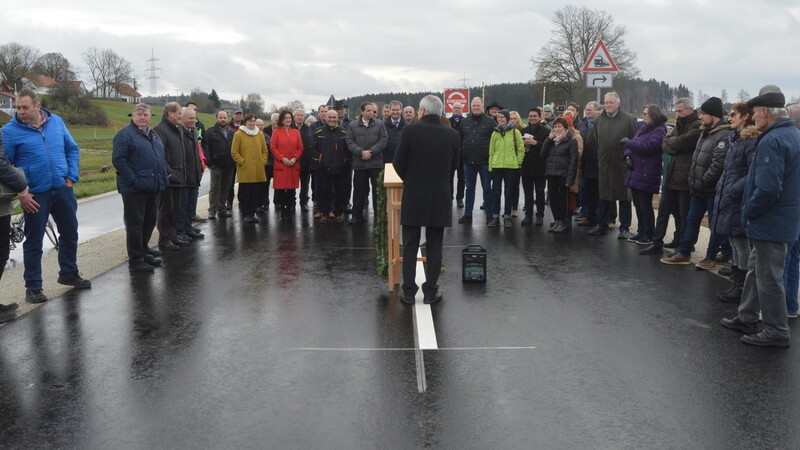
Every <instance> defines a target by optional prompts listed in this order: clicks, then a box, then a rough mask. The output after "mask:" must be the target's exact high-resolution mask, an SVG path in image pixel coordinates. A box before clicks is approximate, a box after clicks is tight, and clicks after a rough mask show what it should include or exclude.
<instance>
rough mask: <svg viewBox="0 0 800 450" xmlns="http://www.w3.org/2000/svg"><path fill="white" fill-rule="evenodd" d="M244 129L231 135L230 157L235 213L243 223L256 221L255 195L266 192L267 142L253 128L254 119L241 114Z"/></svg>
mask: <svg viewBox="0 0 800 450" xmlns="http://www.w3.org/2000/svg"><path fill="white" fill-rule="evenodd" d="M243 122H244V126H241V127H239V130H238V131H237V132H236V133H235V134H234V135H233V145H231V157H232V158H233V160H234V161H235V162H236V179H237V180H238V181H239V210H240V211H241V213H242V215H243V216H244V221H245V222H247V223H255V222H258V218H256V216H255V214H256V207H258V201H259V193H261V192H263V191H264V190H265V189H266V186H265V184H266V183H267V174H266V171H265V169H264V168H265V167H266V165H267V141H266V139H264V134H263V133H262V132H261V130H259V129H258V127H256V116H255V115H254V114H252V113H247V114H245V115H244V120H243Z"/></svg>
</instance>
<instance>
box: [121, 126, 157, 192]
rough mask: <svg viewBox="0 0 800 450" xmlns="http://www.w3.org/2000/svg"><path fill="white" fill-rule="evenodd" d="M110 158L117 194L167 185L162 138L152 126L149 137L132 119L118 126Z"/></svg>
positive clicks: (151, 189)
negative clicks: (114, 172) (122, 125)
mask: <svg viewBox="0 0 800 450" xmlns="http://www.w3.org/2000/svg"><path fill="white" fill-rule="evenodd" d="M111 158H112V159H111V161H112V163H113V164H114V168H116V169H117V190H118V191H119V192H120V194H131V193H135V192H160V191H164V190H166V189H167V188H168V187H169V178H168V177H167V162H166V161H167V160H166V157H165V156H164V142H163V141H162V140H161V136H159V135H158V133H156V132H155V131H154V130H152V129H151V130H150V136H149V137H148V136H147V135H145V134H144V133H143V132H142V131H141V130H140V129H139V128H138V127H137V126H136V125H134V124H133V123H131V124H130V125H128V126H127V127H125V128H123V129H121V130H119V133H117V135H116V136H114V151H113V154H112V157H111Z"/></svg>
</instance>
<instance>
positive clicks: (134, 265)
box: [128, 260, 155, 272]
mask: <svg viewBox="0 0 800 450" xmlns="http://www.w3.org/2000/svg"><path fill="white" fill-rule="evenodd" d="M128 270H129V271H131V272H153V271H155V267H153V266H151V265H150V264H148V263H146V262H144V261H142V260H138V261H131V262H130V263H128Z"/></svg>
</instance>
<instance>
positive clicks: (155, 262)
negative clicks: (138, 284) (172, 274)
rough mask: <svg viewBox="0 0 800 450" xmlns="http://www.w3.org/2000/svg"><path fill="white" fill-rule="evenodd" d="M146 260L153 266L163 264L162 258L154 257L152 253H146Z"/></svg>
mask: <svg viewBox="0 0 800 450" xmlns="http://www.w3.org/2000/svg"><path fill="white" fill-rule="evenodd" d="M144 262H146V263H147V264H150V265H151V266H153V267H158V266H160V265H161V260H160V259H158V258H154V257H152V256H150V255H144Z"/></svg>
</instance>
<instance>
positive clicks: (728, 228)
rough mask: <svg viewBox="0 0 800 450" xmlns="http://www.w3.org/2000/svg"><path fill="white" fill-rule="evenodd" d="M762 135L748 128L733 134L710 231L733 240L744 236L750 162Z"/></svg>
mask: <svg viewBox="0 0 800 450" xmlns="http://www.w3.org/2000/svg"><path fill="white" fill-rule="evenodd" d="M760 134H761V132H760V131H758V130H757V129H756V127H754V126H752V125H751V126H749V127H746V128H744V129H743V130H740V131H734V132H733V133H731V135H730V141H731V145H730V148H729V149H728V153H727V154H726V155H725V166H724V167H723V169H722V176H721V177H720V178H719V181H718V182H717V197H716V199H715V200H714V217H713V219H712V221H711V230H713V231H714V232H715V233H717V234H720V235H723V236H730V237H745V232H744V227H743V226H742V194H743V193H744V183H745V182H746V181H747V172H748V171H749V169H750V162H751V161H752V160H753V154H754V153H755V151H756V138H757V137H758V136H759V135H760Z"/></svg>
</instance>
